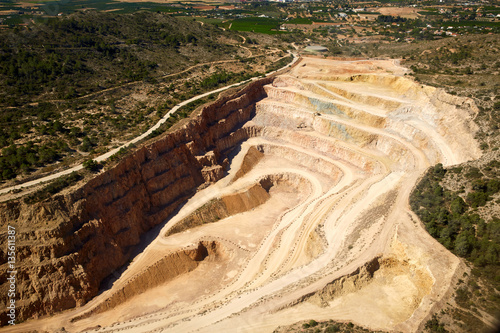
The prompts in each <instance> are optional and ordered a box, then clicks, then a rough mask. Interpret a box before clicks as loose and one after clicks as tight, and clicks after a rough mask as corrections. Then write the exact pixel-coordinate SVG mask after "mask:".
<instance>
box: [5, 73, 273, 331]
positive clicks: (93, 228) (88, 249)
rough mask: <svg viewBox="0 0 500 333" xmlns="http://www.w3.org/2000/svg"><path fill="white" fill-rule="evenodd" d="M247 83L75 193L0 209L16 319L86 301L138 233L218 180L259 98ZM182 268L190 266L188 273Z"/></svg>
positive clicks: (259, 84) (259, 87)
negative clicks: (12, 261) (10, 232)
mask: <svg viewBox="0 0 500 333" xmlns="http://www.w3.org/2000/svg"><path fill="white" fill-rule="evenodd" d="M271 81H272V79H271V78H266V79H262V80H260V81H256V82H254V83H252V84H250V85H249V86H247V87H246V88H245V89H243V90H241V91H240V92H238V93H236V94H234V95H232V96H226V97H221V98H219V100H217V101H216V102H215V103H213V104H211V105H209V106H207V107H205V108H204V109H203V110H202V112H201V114H200V115H199V116H197V117H196V118H194V119H192V120H191V121H190V122H189V123H187V124H186V125H185V126H184V127H183V128H181V129H179V130H177V131H175V132H173V133H169V134H168V135H166V136H165V137H163V138H162V139H160V140H158V141H156V142H155V143H153V144H151V145H148V146H145V147H142V148H141V149H139V150H137V151H136V152H134V153H133V154H131V155H129V156H128V157H126V158H125V159H124V160H122V161H121V162H120V163H119V164H118V165H117V166H116V167H114V168H113V169H110V170H108V171H106V172H104V173H102V174H100V175H99V176H97V177H95V178H94V179H92V180H91V181H90V182H88V183H87V184H85V185H84V186H83V187H81V188H79V189H77V190H75V191H74V192H72V193H70V194H68V195H65V196H57V197H55V198H53V199H51V200H49V201H47V202H42V203H38V204H34V205H27V204H25V203H24V202H22V201H14V202H9V203H3V204H1V205H0V224H1V229H0V230H1V234H0V238H1V240H2V244H6V243H7V226H8V225H12V226H15V228H16V231H17V234H16V251H17V257H16V269H17V276H16V279H17V280H16V287H17V290H16V311H17V314H16V318H17V319H18V320H26V319H28V318H32V317H38V316H41V315H46V314H52V313H54V312H56V311H60V310H64V309H68V308H71V307H75V306H79V305H82V304H84V303H86V302H87V301H88V300H90V299H91V298H92V297H93V296H95V295H96V294H97V292H98V290H99V286H100V283H101V282H102V281H103V280H104V279H105V278H106V277H107V276H109V275H110V274H112V273H113V272H114V271H115V270H116V269H118V268H119V267H121V266H122V265H124V264H125V263H126V262H127V261H128V260H129V259H130V256H131V253H132V250H133V249H134V247H135V246H136V245H138V244H139V242H140V236H141V235H142V234H143V233H144V232H146V231H148V230H150V229H151V228H152V227H154V226H155V225H158V224H159V223H162V222H164V221H165V220H166V219H167V218H168V217H169V215H170V214H171V213H172V212H174V211H175V210H176V209H177V208H178V207H179V206H180V205H182V204H183V203H184V202H185V200H186V199H187V198H188V197H189V196H191V195H192V194H193V193H194V192H195V191H196V189H197V188H198V186H200V185H202V184H204V183H207V182H214V181H217V180H218V179H220V178H221V177H222V176H223V175H224V168H225V167H226V163H225V162H224V160H225V158H226V156H225V151H226V150H227V149H228V148H230V147H232V146H233V145H234V144H235V143H237V142H239V141H241V140H243V139H245V138H247V137H248V130H238V129H239V128H241V126H242V125H243V124H244V123H245V122H247V121H248V120H249V119H250V118H251V117H252V116H253V114H254V113H255V102H256V101H259V100H261V99H262V98H263V97H265V91H264V89H263V86H264V85H266V84H269V83H270V82H271ZM190 267H191V266H190ZM0 277H1V280H0V281H1V283H2V285H1V286H0V293H1V294H2V295H6V294H7V290H8V285H7V283H6V278H7V249H6V246H5V247H2V248H1V249H0ZM5 302H6V298H2V300H1V301H0V308H1V310H0V311H1V324H2V325H5V324H6V322H7V317H6V313H7V312H6V303H5Z"/></svg>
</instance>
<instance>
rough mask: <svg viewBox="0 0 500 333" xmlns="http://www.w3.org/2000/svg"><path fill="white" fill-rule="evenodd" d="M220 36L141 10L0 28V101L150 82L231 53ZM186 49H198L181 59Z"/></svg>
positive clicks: (206, 28)
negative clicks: (160, 73) (164, 73)
mask: <svg viewBox="0 0 500 333" xmlns="http://www.w3.org/2000/svg"><path fill="white" fill-rule="evenodd" d="M223 34H226V35H227V34H228V33H224V32H223V31H221V30H219V29H216V28H215V27H213V26H211V25H207V26H204V27H201V26H200V24H198V23H196V22H189V21H182V22H179V21H178V20H176V19H175V18H173V17H170V16H169V15H165V14H153V13H144V12H142V13H141V12H139V13H134V14H132V15H116V14H111V13H95V12H86V13H79V14H75V15H72V16H70V17H68V18H63V19H51V20H48V21H47V22H46V23H44V24H37V25H31V26H29V27H28V29H27V30H26V31H23V30H20V29H15V30H13V31H8V30H6V31H1V32H0V79H1V80H0V88H1V89H0V106H2V105H3V106H11V107H12V106H20V105H23V104H24V103H26V102H27V101H32V100H33V99H34V98H35V99H37V100H38V99H43V100H45V99H47V98H53V99H70V98H73V97H78V96H82V95H85V94H88V93H91V92H93V91H97V90H100V89H103V88H108V87H112V86H115V85H116V84H120V83H126V82H129V81H137V80H152V79H153V78H154V77H155V76H156V75H157V71H158V69H161V70H162V71H169V70H172V69H174V68H176V67H177V66H179V65H185V64H188V63H190V62H194V61H196V60H200V59H203V58H208V60H210V59H212V60H215V59H220V58H223V57H224V55H225V53H227V52H228V51H229V50H230V48H229V46H227V45H225V44H218V43H216V38H217V36H221V35H223ZM193 46H196V48H197V49H198V51H197V53H196V54H192V55H191V56H190V57H189V58H191V59H189V58H188V59H186V56H184V55H183V54H182V51H183V50H186V51H187V50H188V49H190V48H192V47H193ZM163 52H164V54H162V53H163ZM96 74H100V75H99V76H97V75H96ZM75 83H76V84H75ZM42 94H43V95H42Z"/></svg>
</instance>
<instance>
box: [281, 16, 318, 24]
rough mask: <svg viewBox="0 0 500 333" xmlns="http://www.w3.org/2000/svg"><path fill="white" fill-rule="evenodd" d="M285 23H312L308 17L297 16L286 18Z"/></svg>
mask: <svg viewBox="0 0 500 333" xmlns="http://www.w3.org/2000/svg"><path fill="white" fill-rule="evenodd" d="M286 23H290V24H312V21H311V20H310V19H308V18H304V17H298V18H294V19H291V20H288V21H287V22H286Z"/></svg>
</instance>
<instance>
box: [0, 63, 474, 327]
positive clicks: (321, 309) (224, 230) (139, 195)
mask: <svg viewBox="0 0 500 333" xmlns="http://www.w3.org/2000/svg"><path fill="white" fill-rule="evenodd" d="M406 73H407V70H406V69H405V68H404V67H402V66H400V65H399V63H398V62H397V61H393V60H352V61H334V60H328V59H317V58H302V59H301V60H300V61H298V62H297V63H296V64H295V65H294V66H293V68H291V69H290V70H289V71H287V72H285V73H281V74H279V75H277V76H274V77H268V78H264V79H260V80H258V81H254V82H252V83H250V84H248V85H247V86H246V87H244V88H241V89H240V90H239V91H237V92H234V93H232V94H226V95H223V96H221V97H219V99H218V100H217V101H216V102H214V103H212V104H210V105H207V106H205V107H203V109H202V110H201V111H200V112H199V113H198V114H197V115H196V116H194V117H193V119H191V120H190V122H188V123H187V124H185V125H183V126H182V128H179V129H177V130H176V131H173V132H171V133H167V134H165V135H163V136H162V137H160V138H159V139H158V140H157V141H155V142H153V143H150V144H148V145H145V146H143V147H142V148H139V149H137V150H136V151H135V152H134V153H132V154H130V155H129V156H127V157H126V158H125V159H124V160H122V161H121V162H120V163H119V164H118V165H117V166H115V167H114V168H112V169H110V170H107V171H105V172H102V173H101V174H99V175H97V176H96V177H95V178H93V179H92V180H91V181H90V182H88V183H86V184H85V185H82V186H81V187H79V188H77V189H74V190H72V191H70V192H69V193H66V194H64V195H60V196H58V197H55V198H53V199H52V200H49V201H46V202H42V203H38V204H35V205H27V204H25V203H24V202H23V201H12V202H9V203H3V204H2V206H1V207H0V208H1V215H0V218H1V221H2V224H3V225H7V224H8V223H9V222H10V223H11V221H17V222H16V223H17V225H18V238H17V239H18V240H17V251H18V253H19V258H18V263H17V270H18V277H17V278H18V280H17V283H18V292H19V294H18V295H19V297H18V300H17V310H18V316H19V318H20V319H22V320H26V319H29V320H27V321H26V322H25V323H22V324H19V325H16V326H13V327H8V328H4V329H5V331H6V332H14V331H19V332H21V331H22V332H27V331H29V330H35V329H36V330H39V331H49V332H53V331H56V330H58V329H60V328H61V327H64V328H65V330H66V331H69V332H80V331H89V332H118V331H119V332H272V331H273V330H275V329H277V328H278V327H279V326H285V325H290V324H292V323H295V322H297V321H300V320H309V319H315V320H317V321H320V320H329V319H334V320H340V321H351V322H354V323H356V324H358V325H361V326H365V327H367V328H371V329H381V330H389V331H391V330H395V331H403V332H416V331H419V330H422V329H423V326H424V324H425V322H426V321H427V320H429V319H430V318H431V315H432V314H433V313H435V312H436V311H439V310H440V309H441V307H442V306H443V305H444V303H446V301H447V299H448V297H450V295H451V293H452V286H453V285H454V283H456V281H457V280H458V278H459V277H461V276H462V274H463V272H464V270H465V269H466V268H465V266H464V265H463V264H462V263H461V261H460V260H459V259H458V258H457V257H455V256H454V255H452V254H451V253H450V252H448V251H447V250H446V249H445V248H444V247H442V246H441V245H440V244H439V243H438V242H437V241H435V240H434V239H433V238H432V237H431V236H430V235H429V234H428V233H427V232H426V231H425V229H424V228H423V226H422V224H421V222H420V221H419V220H418V218H417V217H416V215H414V214H413V212H412V211H411V210H410V207H409V204H408V198H409V195H410V193H411V191H412V188H413V187H414V185H415V184H416V183H417V181H418V179H419V177H421V176H422V175H423V173H424V172H425V170H426V169H427V168H428V167H430V166H433V165H435V164H437V163H442V164H443V165H452V164H457V163H461V162H464V161H467V160H471V159H475V158H478V157H479V156H480V149H479V148H478V145H477V143H476V141H475V140H474V133H475V132H476V131H477V128H476V125H475V124H474V122H473V118H474V117H475V115H476V113H477V108H476V107H475V105H474V103H473V102H472V100H471V99H468V98H461V97H457V96H452V95H448V94H446V93H445V92H444V91H443V90H442V89H437V88H434V87H428V86H422V85H421V84H419V83H417V82H415V81H414V80H412V79H410V78H407V77H406V76H405V74H406ZM4 229H6V228H4ZM2 230H3V229H2ZM1 259H2V263H6V258H5V255H4V256H3V257H2V258H1ZM5 267H6V264H3V265H2V266H1V268H2V274H3V273H4V272H5V271H6V269H4V268H5ZM3 281H4V280H2V282H3ZM2 288H4V289H5V288H7V286H6V285H2ZM3 309H5V307H2V311H3ZM62 310H66V311H62ZM61 311H62V312H61ZM45 315H52V316H45ZM4 316H5V312H4V313H3V314H2V320H4ZM2 323H3V324H5V322H4V321H2Z"/></svg>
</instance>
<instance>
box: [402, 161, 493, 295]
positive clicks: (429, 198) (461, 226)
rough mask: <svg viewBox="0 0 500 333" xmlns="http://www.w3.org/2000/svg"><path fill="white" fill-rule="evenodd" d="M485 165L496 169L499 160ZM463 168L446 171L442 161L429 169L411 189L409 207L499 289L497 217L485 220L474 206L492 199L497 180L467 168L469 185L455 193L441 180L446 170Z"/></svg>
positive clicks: (428, 228) (430, 230)
mask: <svg viewBox="0 0 500 333" xmlns="http://www.w3.org/2000/svg"><path fill="white" fill-rule="evenodd" d="M488 167H489V168H499V167H500V163H499V162H497V161H492V162H490V163H489V164H488ZM462 171H464V170H463V168H461V167H456V168H453V169H450V170H446V169H444V168H443V166H442V165H441V164H437V165H436V166H435V167H434V168H431V169H430V170H429V171H428V172H427V174H426V176H425V177H424V178H423V179H422V180H421V181H420V183H419V184H418V186H417V187H416V189H415V191H414V192H413V194H412V196H411V207H412V209H413V211H415V212H416V213H417V215H418V216H419V218H420V219H421V220H422V222H424V223H425V227H426V229H427V231H429V233H430V234H431V235H432V236H433V237H435V238H436V239H438V240H439V242H440V243H441V244H443V245H444V246H445V247H446V248H448V249H449V250H451V251H453V252H454V253H455V254H457V255H458V256H460V257H463V258H466V259H468V260H469V261H471V262H473V263H474V264H475V265H476V266H477V267H481V268H483V270H482V272H484V274H487V275H488V277H489V278H491V280H492V281H493V282H495V284H496V288H499V287H500V269H499V268H500V219H499V218H498V217H495V216H491V217H490V218H489V220H488V221H485V220H484V219H483V218H481V217H480V216H479V214H477V213H476V212H475V211H474V208H477V207H480V206H484V205H486V203H487V202H488V201H490V200H492V198H493V195H495V194H496V193H498V192H499V191H500V182H499V181H498V180H497V179H494V178H488V177H486V176H484V175H483V174H482V173H481V171H479V169H477V168H469V170H468V172H467V173H465V177H466V178H467V180H469V181H470V182H471V188H470V189H469V191H468V193H467V194H466V195H465V193H464V192H465V189H463V190H462V191H459V192H454V191H450V190H446V189H445V188H443V186H442V185H441V182H442V181H443V178H444V177H445V174H446V173H449V172H451V173H456V174H458V173H461V172H462ZM460 192H462V193H460ZM464 199H465V200H464ZM499 289H500V288H499Z"/></svg>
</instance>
